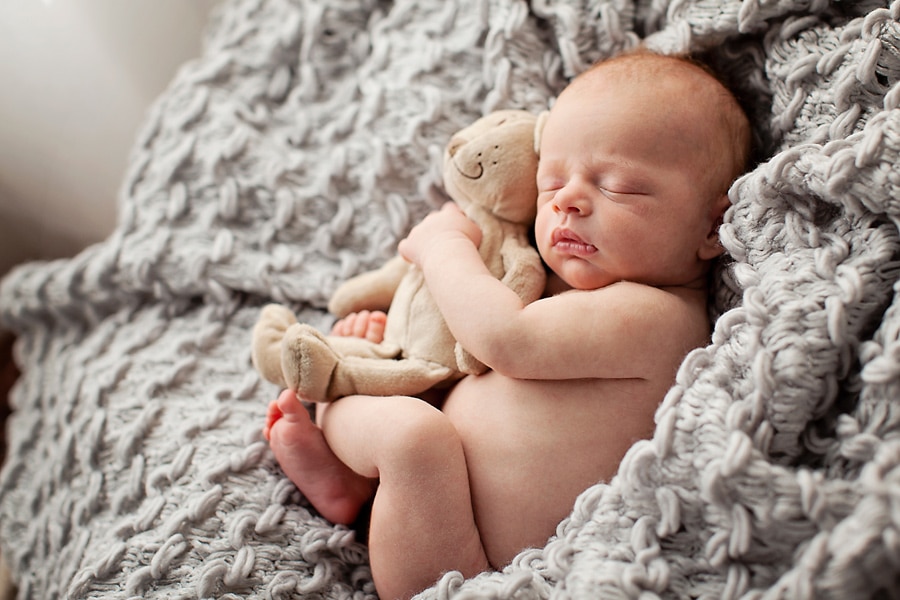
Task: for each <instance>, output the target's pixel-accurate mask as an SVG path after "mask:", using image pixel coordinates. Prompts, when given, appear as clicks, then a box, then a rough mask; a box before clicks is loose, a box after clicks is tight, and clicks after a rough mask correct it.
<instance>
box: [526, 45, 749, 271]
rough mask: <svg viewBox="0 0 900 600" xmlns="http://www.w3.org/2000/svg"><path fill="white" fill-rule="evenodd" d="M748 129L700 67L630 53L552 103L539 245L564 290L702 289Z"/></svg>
mask: <svg viewBox="0 0 900 600" xmlns="http://www.w3.org/2000/svg"><path fill="white" fill-rule="evenodd" d="M749 146H750V128H749V123H748V121H747V117H746V116H745V114H744V112H743V111H742V110H741V108H740V106H739V104H738V102H737V101H736V100H735V98H734V96H733V95H732V94H731V93H730V92H729V91H728V90H727V89H726V88H725V86H724V85H722V84H721V83H720V82H719V81H718V80H717V79H716V78H715V77H714V76H713V75H711V74H710V73H709V72H708V71H706V70H705V69H704V68H703V67H701V66H699V65H697V64H695V63H693V62H691V61H689V60H686V59H682V58H676V57H667V56H660V55H656V54H652V53H649V52H646V51H638V52H632V53H627V54H623V55H621V56H618V57H616V58H613V59H610V60H607V61H605V62H601V63H599V64H597V65H595V66H594V67H592V68H591V69H590V70H588V71H587V72H585V73H584V74H582V75H580V76H579V77H578V78H577V79H576V80H575V81H573V82H572V84H571V85H570V86H569V87H567V88H566V89H565V90H564V91H563V93H562V94H560V96H559V98H558V99H557V102H556V104H555V105H554V107H553V109H552V110H551V111H550V115H549V117H548V118H547V121H546V124H545V126H544V128H543V131H542V133H541V139H540V165H539V168H538V190H539V197H538V218H537V222H536V224H535V235H536V238H537V244H538V249H539V250H540V251H541V254H542V256H543V257H544V260H545V261H546V262H547V264H548V265H549V266H550V268H551V269H552V270H553V271H554V272H555V273H556V274H557V275H559V276H560V277H561V278H562V279H563V281H564V282H566V283H567V284H568V285H569V286H571V287H575V288H579V289H595V288H598V287H602V286H604V285H608V284H610V283H614V282H615V281H621V280H629V281H638V282H642V283H647V284H649V285H657V286H667V285H691V286H694V285H696V286H699V285H701V282H702V283H703V284H704V285H705V276H706V273H707V271H708V269H709V265H710V263H711V261H712V260H713V259H714V258H715V257H717V256H718V255H719V254H721V253H722V248H721V246H720V245H719V243H718V235H717V229H718V225H719V223H720V220H721V217H722V214H723V213H724V212H725V209H726V208H727V206H728V197H727V191H728V188H729V187H730V185H731V183H732V181H733V180H734V179H735V177H737V176H738V175H739V174H740V173H741V172H742V171H743V170H744V169H745V167H746V163H747V160H748V156H749Z"/></svg>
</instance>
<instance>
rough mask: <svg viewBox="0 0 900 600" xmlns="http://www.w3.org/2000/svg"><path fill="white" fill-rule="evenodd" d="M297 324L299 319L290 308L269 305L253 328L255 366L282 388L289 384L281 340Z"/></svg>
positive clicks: (252, 349)
mask: <svg viewBox="0 0 900 600" xmlns="http://www.w3.org/2000/svg"><path fill="white" fill-rule="evenodd" d="M296 322H297V318H296V317H295V316H294V313H292V312H291V311H290V310H289V309H288V308H286V307H284V306H281V305H280V304H269V305H268V306H266V307H264V308H263V309H262V311H261V312H260V315H259V319H258V320H257V322H256V325H255V326H254V327H253V339H252V344H251V358H252V360H253V366H254V367H256V370H257V371H259V373H260V375H262V376H263V377H264V378H265V379H266V380H267V381H271V382H272V383H275V384H277V385H280V386H282V387H285V386H286V385H287V383H286V382H285V380H284V375H283V372H282V368H281V340H282V339H284V334H285V332H286V331H287V330H288V327H290V326H291V325H293V324H294V323H296Z"/></svg>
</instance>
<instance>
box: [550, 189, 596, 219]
mask: <svg viewBox="0 0 900 600" xmlns="http://www.w3.org/2000/svg"><path fill="white" fill-rule="evenodd" d="M589 206H590V204H589V202H588V200H587V198H585V197H584V195H583V194H581V193H579V191H578V190H577V189H575V186H566V187H564V188H563V189H561V190H560V191H558V192H557V193H556V195H555V196H554V197H553V210H554V211H555V212H557V213H573V214H585V213H587V212H588V209H589Z"/></svg>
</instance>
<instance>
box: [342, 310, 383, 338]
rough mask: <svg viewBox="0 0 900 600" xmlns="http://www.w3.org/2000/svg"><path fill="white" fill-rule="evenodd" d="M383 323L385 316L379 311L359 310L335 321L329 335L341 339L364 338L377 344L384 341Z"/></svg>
mask: <svg viewBox="0 0 900 600" xmlns="http://www.w3.org/2000/svg"><path fill="white" fill-rule="evenodd" d="M385 323H387V315H386V314H385V313H383V312H381V311H380V310H373V311H368V310H361V311H359V312H358V313H350V314H349V315H347V316H346V317H344V318H343V319H340V320H339V321H337V322H336V323H335V324H334V326H333V327H332V328H331V333H332V335H339V336H342V337H360V338H365V339H367V340H369V341H370V342H373V343H375V344H379V343H381V341H382V340H384V326H385Z"/></svg>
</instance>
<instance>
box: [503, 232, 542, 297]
mask: <svg viewBox="0 0 900 600" xmlns="http://www.w3.org/2000/svg"><path fill="white" fill-rule="evenodd" d="M500 255H501V256H502V258H503V268H504V271H505V272H504V274H503V277H502V278H501V281H502V282H503V283H504V284H506V286H507V287H509V288H510V289H511V290H513V291H514V292H516V294H517V295H518V296H519V298H521V299H522V302H523V303H525V304H530V303H532V302H534V301H535V300H537V299H538V298H540V297H541V295H542V294H543V293H544V285H545V284H546V279H547V275H546V273H545V272H544V266H543V264H542V263H541V257H540V255H539V254H538V253H537V250H535V249H534V248H533V247H532V246H531V245H530V244H529V243H528V242H527V240H525V239H524V238H523V237H518V236H508V237H507V238H506V239H504V240H503V244H502V245H501V247H500Z"/></svg>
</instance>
